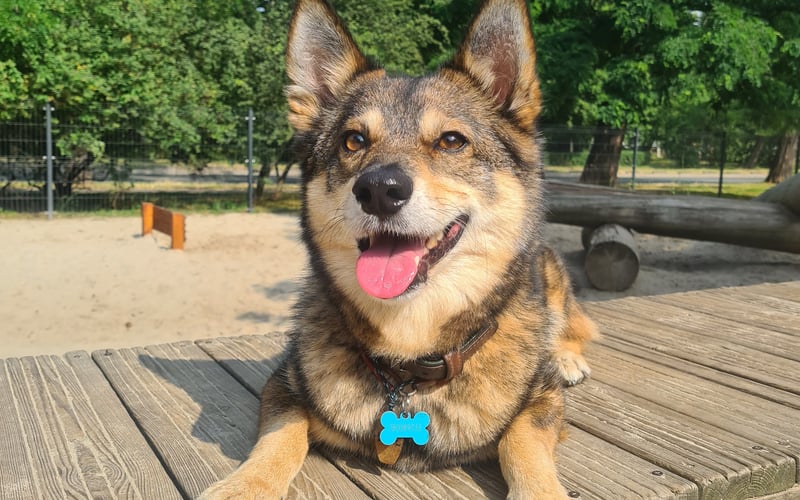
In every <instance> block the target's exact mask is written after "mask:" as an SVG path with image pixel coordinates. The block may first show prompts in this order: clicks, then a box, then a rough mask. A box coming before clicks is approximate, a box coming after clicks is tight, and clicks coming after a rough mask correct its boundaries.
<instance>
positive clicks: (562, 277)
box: [539, 248, 600, 385]
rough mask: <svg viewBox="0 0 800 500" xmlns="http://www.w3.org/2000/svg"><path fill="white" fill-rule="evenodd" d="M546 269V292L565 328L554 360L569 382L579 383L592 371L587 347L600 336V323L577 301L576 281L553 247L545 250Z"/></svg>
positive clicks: (542, 266) (542, 258) (542, 265)
mask: <svg viewBox="0 0 800 500" xmlns="http://www.w3.org/2000/svg"><path fill="white" fill-rule="evenodd" d="M539 265H540V269H541V270H542V271H543V273H542V276H543V279H544V293H545V297H546V300H547V307H548V308H549V309H550V310H551V311H552V312H553V314H554V316H555V317H556V318H560V322H561V325H560V326H561V328H560V331H559V334H558V335H557V337H556V339H555V350H554V353H553V360H554V361H555V363H556V366H558V369H559V371H560V372H561V375H562V377H563V378H564V382H565V383H566V384H567V385H575V384H577V383H579V382H581V381H582V380H583V379H584V378H586V377H588V376H589V374H590V373H591V370H590V369H589V365H588V363H586V359H585V358H584V357H583V348H584V345H586V343H587V342H590V341H592V340H595V339H597V338H598V337H599V336H600V335H599V333H598V331H597V326H596V325H595V324H594V322H593V321H592V320H591V319H589V317H588V316H586V313H584V312H583V309H582V308H581V306H580V305H579V304H578V302H577V301H576V300H575V296H574V295H573V293H572V284H571V283H570V279H569V274H568V273H567V270H566V267H565V266H564V263H563V262H562V261H561V258H559V257H558V255H557V254H556V253H555V252H554V251H553V250H551V249H550V248H545V249H543V251H542V253H541V256H540V260H539Z"/></svg>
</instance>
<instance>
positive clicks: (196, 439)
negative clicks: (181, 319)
mask: <svg viewBox="0 0 800 500" xmlns="http://www.w3.org/2000/svg"><path fill="white" fill-rule="evenodd" d="M93 357H94V359H95V360H96V362H97V363H98V365H99V366H100V367H101V369H102V370H103V372H104V373H105V374H106V376H107V377H108V379H109V380H110V381H111V383H112V385H113V386H114V388H115V390H116V391H117V393H118V394H119V396H120V397H121V399H122V400H123V401H124V402H125V404H126V406H127V407H128V408H129V411H130V412H131V414H132V415H133V417H134V419H136V421H137V423H138V424H139V426H140V427H141V428H142V430H143V432H144V433H145V435H146V436H147V438H148V440H150V442H152V443H153V446H154V447H155V448H156V449H157V450H158V452H159V454H160V456H161V457H162V459H163V461H164V465H165V467H166V468H167V469H168V470H169V472H170V474H171V475H172V476H173V477H175V479H176V481H177V483H178V485H179V487H180V489H181V491H182V492H183V494H184V495H186V496H188V497H196V496H197V495H199V494H200V493H201V492H202V491H203V490H204V489H205V488H207V487H208V486H209V485H210V484H211V483H213V482H215V481H217V480H218V479H221V478H222V477H224V476H226V475H227V474H228V473H230V472H231V471H232V470H233V469H234V468H235V467H236V466H237V465H238V464H239V462H240V461H242V460H244V459H245V457H246V456H247V453H248V452H249V451H250V447H251V446H252V444H253V443H254V442H255V431H256V422H257V411H258V400H257V398H256V397H255V396H254V395H253V394H252V393H250V392H249V391H248V390H247V389H246V388H245V387H244V386H242V385H241V384H240V383H239V382H238V381H237V380H236V379H234V378H233V377H232V376H231V375H230V374H229V373H227V372H226V371H225V369H223V368H222V366H220V365H219V364H218V363H217V362H216V361H214V360H213V359H211V358H210V357H209V356H208V355H206V353H205V352H204V351H203V350H201V349H200V348H199V347H197V346H196V345H194V344H193V343H191V342H180V343H177V344H168V345H161V346H151V347H147V348H137V349H119V350H108V351H98V352H95V353H94V354H93ZM265 473H268V471H265ZM332 492H336V493H337V494H341V495H342V496H341V498H360V497H363V493H361V491H360V490H358V488H356V487H355V486H354V485H353V484H352V483H351V482H350V481H348V480H347V478H346V477H345V476H344V475H342V474H341V473H340V472H338V471H337V470H336V469H335V468H334V467H333V466H332V465H331V464H330V463H328V462H327V461H325V460H324V459H322V458H321V457H319V456H317V455H310V456H309V459H308V460H307V461H306V463H305V465H304V467H303V469H302V470H301V471H300V474H299V475H298V477H297V479H296V480H295V481H294V482H293V483H292V487H291V489H290V496H291V497H292V498H331V495H332V494H333V493H332Z"/></svg>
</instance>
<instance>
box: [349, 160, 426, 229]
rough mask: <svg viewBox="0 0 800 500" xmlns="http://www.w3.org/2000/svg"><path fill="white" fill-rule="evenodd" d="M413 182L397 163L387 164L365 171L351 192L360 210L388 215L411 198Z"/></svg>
mask: <svg viewBox="0 0 800 500" xmlns="http://www.w3.org/2000/svg"><path fill="white" fill-rule="evenodd" d="M413 191H414V183H413V182H412V181H411V177H409V176H408V175H406V174H405V173H404V172H403V170H402V169H401V168H400V167H399V166H398V165H387V166H382V167H377V168H371V169H368V170H367V171H365V172H364V173H363V174H361V176H359V178H358V179H357V180H356V183H355V184H354V185H353V194H354V195H355V196H356V201H358V202H359V203H360V204H361V210H363V211H364V212H366V213H368V214H370V215H376V216H378V217H389V216H390V215H394V214H396V213H397V212H399V211H400V209H401V208H402V207H403V205H405V204H406V203H408V200H410V199H411V193H412V192H413Z"/></svg>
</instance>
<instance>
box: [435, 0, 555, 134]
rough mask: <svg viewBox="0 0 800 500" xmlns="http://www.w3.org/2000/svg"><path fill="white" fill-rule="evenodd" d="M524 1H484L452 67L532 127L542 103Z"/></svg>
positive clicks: (498, 104)
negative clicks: (471, 79)
mask: <svg viewBox="0 0 800 500" xmlns="http://www.w3.org/2000/svg"><path fill="white" fill-rule="evenodd" d="M535 62H536V53H535V50H534V44H533V34H532V33H531V22H530V17H529V15H528V7H527V5H526V2H525V0H488V1H486V2H484V4H483V6H482V7H481V10H480V11H479V12H478V14H477V15H476V16H475V19H473V20H472V24H471V25H470V27H469V30H468V31H467V36H466V37H465V38H464V41H463V43H462V44H461V48H460V49H459V51H458V53H456V55H455V57H454V59H453V62H452V63H451V67H453V68H455V69H458V70H461V71H465V72H467V73H468V74H470V75H471V76H472V77H473V78H474V79H475V80H477V81H478V82H479V83H480V85H481V86H482V87H483V90H484V91H485V92H486V93H487V94H489V96H491V98H492V99H493V101H494V103H495V104H496V105H497V106H498V108H500V109H502V110H503V111H508V112H510V113H511V115H512V116H514V117H515V118H516V119H517V121H518V123H519V124H520V125H521V126H523V127H525V128H532V127H533V122H534V120H535V119H536V117H537V115H538V114H539V110H540V108H541V102H540V97H539V82H538V80H537V78H536V68H535Z"/></svg>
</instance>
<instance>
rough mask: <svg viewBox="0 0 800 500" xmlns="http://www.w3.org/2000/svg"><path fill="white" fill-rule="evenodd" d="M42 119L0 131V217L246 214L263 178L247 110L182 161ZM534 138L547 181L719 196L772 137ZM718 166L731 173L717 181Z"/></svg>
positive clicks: (765, 160)
mask: <svg viewBox="0 0 800 500" xmlns="http://www.w3.org/2000/svg"><path fill="white" fill-rule="evenodd" d="M48 114H49V113H47V112H45V111H44V110H43V111H41V112H39V113H37V114H36V116H33V117H32V118H30V119H28V120H25V121H16V122H0V210H5V211H15V212H45V211H48V212H49V213H52V212H51V211H52V210H55V211H60V212H66V211H89V212H91V211H98V210H116V209H130V208H135V207H138V206H139V205H140V203H141V202H142V201H151V202H154V203H156V204H159V205H162V206H166V207H171V208H181V207H187V206H201V207H211V208H215V207H216V208H223V209H224V208H242V209H244V208H246V207H247V208H250V209H252V206H253V203H254V201H253V192H254V190H255V191H257V192H258V193H261V189H262V188H263V186H264V183H265V180H266V179H267V178H268V177H269V175H270V174H271V173H272V172H271V169H272V168H273V166H272V165H267V167H268V168H263V165H262V162H263V161H264V156H265V155H257V156H259V157H258V158H254V157H253V150H254V149H255V150H256V151H259V150H261V151H263V145H259V144H258V139H257V138H256V139H255V141H256V144H255V145H254V144H253V142H254V138H253V133H252V124H253V120H254V119H255V120H258V119H260V117H259V116H258V115H257V114H256V115H255V116H254V115H248V114H247V111H244V112H243V113H242V120H241V127H240V128H239V129H238V130H237V131H236V134H238V136H239V137H238V138H237V140H235V141H231V142H230V144H222V143H219V142H217V143H208V144H203V143H201V144H200V145H199V147H197V148H196V149H195V153H194V154H192V155H186V154H185V153H182V154H180V155H179V154H175V153H173V152H171V151H170V150H169V148H165V147H163V146H162V147H157V146H156V145H154V144H152V143H150V142H149V141H148V140H147V139H146V138H145V136H144V135H143V134H141V133H139V132H137V131H136V130H125V129H111V130H99V128H98V127H95V126H92V125H83V124H80V125H76V124H61V123H58V120H57V113H54V114H53V116H54V118H52V119H50V120H48ZM263 118H264V119H269V117H263ZM541 134H542V138H543V144H544V160H545V165H546V176H547V177H548V178H550V179H557V180H567V181H578V180H579V179H580V177H581V174H582V173H583V171H584V167H585V166H586V165H587V164H590V163H591V164H592V165H599V166H600V168H607V169H608V168H611V167H612V166H613V164H614V163H616V166H617V167H618V170H615V172H616V173H617V174H618V178H617V179H615V180H616V185H618V186H620V187H629V188H635V187H636V185H637V183H647V182H662V183H675V182H684V183H688V182H693V183H706V184H709V185H716V186H718V187H719V188H720V191H721V188H722V186H723V183H728V182H742V181H747V182H758V181H761V180H763V179H764V178H765V177H766V174H767V172H768V165H769V163H770V162H771V161H772V157H773V156H774V155H775V154H776V153H775V151H776V149H777V147H778V140H777V139H776V138H770V137H757V136H753V135H750V134H746V133H742V132H728V133H726V134H724V135H723V134H718V133H717V134H713V133H695V132H680V133H673V134H665V133H661V134H657V133H654V132H652V131H640V130H638V129H629V130H619V129H602V128H586V127H564V126H544V127H542V131H541ZM48 148H49V149H48ZM48 150H49V151H52V153H50V154H48ZM284 153H285V151H284ZM266 156H270V158H271V160H268V161H269V163H272V161H277V162H279V163H286V162H288V160H289V158H287V157H286V154H281V153H280V152H278V153H275V154H272V155H266ZM48 158H50V161H49V162H48ZM48 164H52V165H51V166H50V168H48ZM723 167H725V168H728V169H730V168H731V167H738V168H737V170H736V171H734V173H725V172H724V171H723ZM637 168H638V171H637ZM796 168H797V167H796V166H795V171H796ZM48 172H49V175H48ZM723 174H724V175H723Z"/></svg>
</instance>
